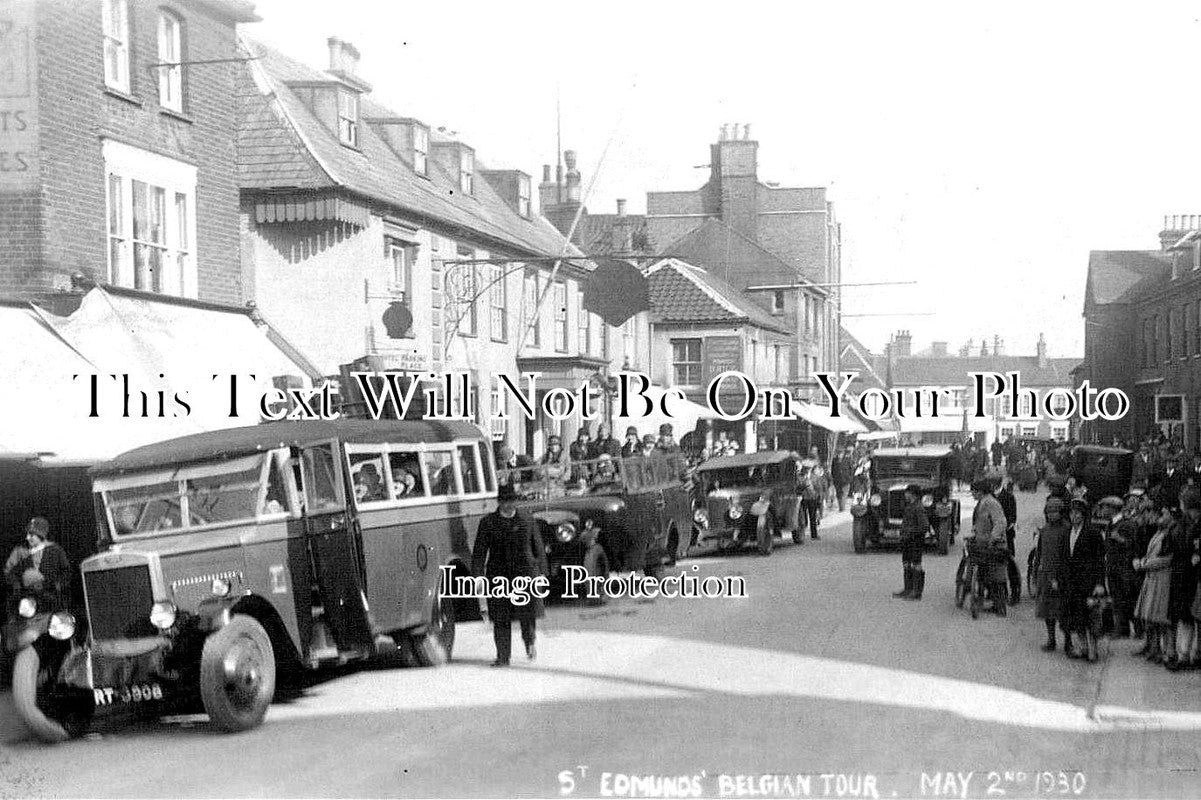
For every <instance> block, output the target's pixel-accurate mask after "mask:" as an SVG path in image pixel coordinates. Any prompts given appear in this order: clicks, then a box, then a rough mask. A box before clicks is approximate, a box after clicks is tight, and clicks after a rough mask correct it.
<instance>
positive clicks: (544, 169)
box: [542, 164, 550, 183]
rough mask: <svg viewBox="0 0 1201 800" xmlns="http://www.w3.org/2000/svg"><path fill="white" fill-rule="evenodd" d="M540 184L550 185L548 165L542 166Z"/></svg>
mask: <svg viewBox="0 0 1201 800" xmlns="http://www.w3.org/2000/svg"><path fill="white" fill-rule="evenodd" d="M542 182H543V183H550V164H543V165H542Z"/></svg>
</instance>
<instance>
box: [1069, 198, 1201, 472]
mask: <svg viewBox="0 0 1201 800" xmlns="http://www.w3.org/2000/svg"><path fill="white" fill-rule="evenodd" d="M1159 240H1160V249H1159V250H1147V251H1131V250H1121V251H1115V250H1094V251H1092V252H1091V253H1090V254H1089V265H1088V278H1087V282H1086V284H1085V298H1084V325H1085V328H1084V356H1085V357H1084V363H1083V365H1082V367H1081V371H1080V377H1081V378H1087V379H1088V380H1089V381H1090V383H1091V384H1092V385H1094V386H1097V387H1109V386H1113V387H1116V388H1118V389H1121V390H1122V391H1124V392H1126V394H1127V395H1128V396H1129V398H1130V403H1131V407H1130V412H1129V413H1128V414H1127V415H1126V417H1125V418H1123V419H1121V420H1116V421H1112V422H1108V421H1105V420H1096V421H1094V422H1091V423H1086V424H1085V428H1084V435H1085V436H1086V437H1087V438H1088V439H1089V440H1090V441H1100V442H1105V443H1108V442H1110V441H1111V440H1112V439H1114V438H1119V439H1124V440H1126V441H1128V442H1134V441H1137V440H1139V439H1142V438H1143V437H1145V436H1147V435H1148V434H1152V433H1156V432H1162V433H1163V434H1164V435H1166V436H1168V437H1169V438H1171V439H1173V440H1175V441H1176V442H1178V443H1179V444H1180V445H1182V446H1184V447H1185V448H1186V449H1188V450H1189V451H1190V452H1194V453H1196V452H1201V216H1198V215H1174V216H1169V217H1165V218H1164V224H1163V229H1162V230H1161V231H1160V234H1159Z"/></svg>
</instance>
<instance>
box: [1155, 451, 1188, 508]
mask: <svg viewBox="0 0 1201 800" xmlns="http://www.w3.org/2000/svg"><path fill="white" fill-rule="evenodd" d="M1187 479H1188V476H1187V475H1186V474H1185V472H1184V470H1182V469H1180V458H1179V457H1178V456H1175V455H1170V456H1168V458H1167V461H1166V462H1165V464H1164V472H1163V475H1162V477H1161V478H1160V479H1159V486H1158V487H1157V489H1156V491H1157V492H1158V499H1159V504H1160V506H1161V507H1163V508H1176V506H1177V505H1179V504H1180V490H1181V489H1183V488H1184V484H1185V481H1186V480H1187Z"/></svg>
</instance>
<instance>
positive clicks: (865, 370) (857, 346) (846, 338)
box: [838, 327, 887, 389]
mask: <svg viewBox="0 0 1201 800" xmlns="http://www.w3.org/2000/svg"><path fill="white" fill-rule="evenodd" d="M839 337H840V339H841V342H842V354H841V356H840V357H839V359H838V368H839V370H841V371H842V372H858V373H859V376H858V377H857V378H856V379H855V380H856V381H857V382H862V383H863V384H864V386H868V387H874V388H877V389H884V388H886V387H887V384H886V383H885V380H884V377H885V375H887V372H886V371H885V372H881V371H879V370H878V365H877V363H876V361H877V359H876V357H874V356H873V355H872V353H871V351H870V350H868V349H867V348H866V347H864V346H863V343H862V342H860V341H859V340H858V339H856V338H855V337H854V336H853V335H852V334H851V332H850V331H848V330H847V329H846V328H842V327H840V328H839ZM885 367H886V368H887V364H885Z"/></svg>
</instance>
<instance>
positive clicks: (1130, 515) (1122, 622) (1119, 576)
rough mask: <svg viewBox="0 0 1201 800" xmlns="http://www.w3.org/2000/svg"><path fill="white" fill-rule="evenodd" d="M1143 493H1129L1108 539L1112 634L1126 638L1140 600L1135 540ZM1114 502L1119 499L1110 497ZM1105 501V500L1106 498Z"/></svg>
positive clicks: (1107, 579)
mask: <svg viewBox="0 0 1201 800" xmlns="http://www.w3.org/2000/svg"><path fill="white" fill-rule="evenodd" d="M1141 494H1142V493H1141V492H1140V493H1138V494H1135V493H1134V492H1129V493H1127V495H1126V499H1125V501H1120V502H1122V508H1121V515H1120V516H1119V517H1118V519H1117V522H1116V523H1115V524H1113V525H1110V526H1109V529H1108V531H1107V536H1106V540H1105V583H1106V584H1107V585H1108V586H1109V596H1110V598H1111V599H1112V600H1113V635H1114V637H1115V638H1118V639H1124V638H1126V637H1127V636H1129V635H1130V623H1131V622H1132V621H1133V620H1134V603H1135V601H1136V600H1138V584H1137V578H1136V574H1135V571H1134V567H1133V562H1134V559H1135V558H1136V556H1135V554H1134V548H1135V543H1136V541H1137V540H1138V529H1139V522H1138V515H1139V499H1140V496H1141ZM1105 500H1108V501H1111V502H1110V505H1112V501H1114V500H1117V498H1110V497H1107V498H1105ZM1102 502H1105V501H1104V500H1103V501H1102Z"/></svg>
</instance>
